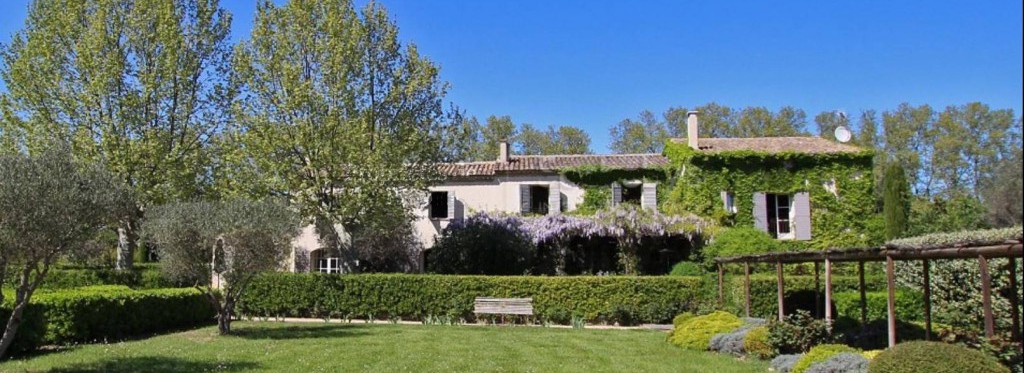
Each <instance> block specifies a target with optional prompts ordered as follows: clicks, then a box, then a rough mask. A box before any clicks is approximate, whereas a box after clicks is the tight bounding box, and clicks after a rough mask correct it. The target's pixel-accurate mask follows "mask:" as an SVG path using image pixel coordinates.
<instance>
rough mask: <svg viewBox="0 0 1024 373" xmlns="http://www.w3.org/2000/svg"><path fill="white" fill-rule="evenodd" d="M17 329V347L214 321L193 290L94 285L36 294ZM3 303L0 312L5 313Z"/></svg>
mask: <svg viewBox="0 0 1024 373" xmlns="http://www.w3.org/2000/svg"><path fill="white" fill-rule="evenodd" d="M30 306H31V307H30V308H29V309H28V310H27V311H26V312H25V315H26V316H27V317H28V319H27V320H26V321H25V323H24V324H22V329H20V330H19V331H18V335H17V337H16V339H15V344H16V345H17V346H19V347H18V348H17V350H19V351H22V352H24V351H30V350H32V349H34V348H36V347H37V346H39V345H43V344H57V345H63V344H71V343H84V342H94V341H105V340H116V339H121V338H125V337H129V336H135V335H143V334H147V333H154V332H160V331H165V330H173V329H180V328H186V327H191V326H196V325H204V324H208V323H212V321H213V315H214V310H213V307H212V306H211V305H210V303H209V301H208V300H207V299H206V297H205V295H203V294H201V293H200V292H199V291H197V290H195V289H154V290H130V289H128V288H126V287H123V286H95V287H86V288H81V289H73V290H72V289H68V290H59V291H50V292H41V293H39V294H38V295H37V296H36V297H35V298H34V299H33V300H32V302H31V303H30ZM9 312H10V308H9V304H7V303H5V305H4V307H3V308H2V309H0V313H3V314H8V313H9Z"/></svg>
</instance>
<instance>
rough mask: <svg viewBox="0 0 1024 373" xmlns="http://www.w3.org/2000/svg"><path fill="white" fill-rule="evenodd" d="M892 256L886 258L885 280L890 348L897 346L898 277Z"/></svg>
mask: <svg viewBox="0 0 1024 373" xmlns="http://www.w3.org/2000/svg"><path fill="white" fill-rule="evenodd" d="M894 272H895V268H894V265H893V260H892V257H891V256H886V257H885V280H886V288H888V290H889V347H893V346H895V345H896V277H895V275H894Z"/></svg>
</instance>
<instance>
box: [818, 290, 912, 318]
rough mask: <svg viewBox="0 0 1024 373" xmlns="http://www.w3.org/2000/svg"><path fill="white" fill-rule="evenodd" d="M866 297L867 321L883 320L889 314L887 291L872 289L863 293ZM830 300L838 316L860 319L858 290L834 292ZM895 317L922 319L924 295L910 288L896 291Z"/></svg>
mask: <svg viewBox="0 0 1024 373" xmlns="http://www.w3.org/2000/svg"><path fill="white" fill-rule="evenodd" d="M864 295H865V298H866V299H867V305H868V307H867V311H868V321H871V320H885V319H888V317H889V316H888V315H889V293H887V292H884V291H872V292H867V293H865V294H864ZM832 300H833V301H834V302H835V305H836V312H837V314H838V315H839V316H846V317H849V318H851V319H854V320H860V292H856V291H853V292H842V293H834V294H833V297H832ZM896 319H897V320H900V321H907V322H910V321H918V320H923V319H924V295H923V294H921V293H918V292H916V291H911V290H897V291H896Z"/></svg>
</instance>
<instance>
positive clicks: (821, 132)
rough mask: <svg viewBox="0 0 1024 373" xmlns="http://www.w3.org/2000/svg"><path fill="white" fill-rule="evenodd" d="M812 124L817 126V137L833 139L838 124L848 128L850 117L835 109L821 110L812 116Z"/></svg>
mask: <svg viewBox="0 0 1024 373" xmlns="http://www.w3.org/2000/svg"><path fill="white" fill-rule="evenodd" d="M814 124H815V125H817V126H818V137H821V138H823V139H829V140H835V139H836V132H835V131H836V128H839V126H846V128H850V119H849V118H847V117H846V114H840V113H839V112H835V111H823V112H821V113H818V115H815V116H814Z"/></svg>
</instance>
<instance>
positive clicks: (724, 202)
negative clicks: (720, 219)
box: [719, 190, 730, 214]
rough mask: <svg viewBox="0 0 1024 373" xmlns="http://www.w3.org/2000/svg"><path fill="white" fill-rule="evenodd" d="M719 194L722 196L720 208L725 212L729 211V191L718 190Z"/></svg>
mask: <svg viewBox="0 0 1024 373" xmlns="http://www.w3.org/2000/svg"><path fill="white" fill-rule="evenodd" d="M719 195H720V196H721V197H722V209H723V210H725V213H726V214H728V213H729V212H730V211H729V192H726V191H724V190H723V191H721V192H719Z"/></svg>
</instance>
